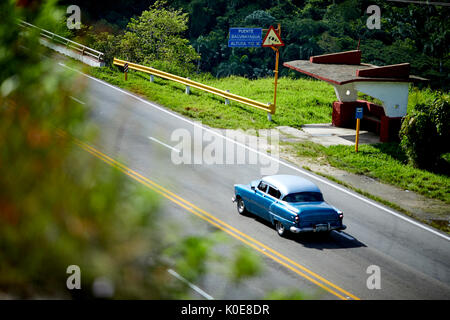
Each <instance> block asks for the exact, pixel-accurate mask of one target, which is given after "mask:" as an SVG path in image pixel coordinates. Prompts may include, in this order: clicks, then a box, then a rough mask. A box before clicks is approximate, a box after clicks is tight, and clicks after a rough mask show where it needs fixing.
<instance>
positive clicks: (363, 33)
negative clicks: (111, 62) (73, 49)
mask: <svg viewBox="0 0 450 320" xmlns="http://www.w3.org/2000/svg"><path fill="white" fill-rule="evenodd" d="M63 2H67V3H69V2H70V3H71V4H72V3H78V4H80V6H81V8H82V10H83V14H84V16H83V23H85V24H86V23H87V24H91V25H94V28H93V30H94V32H98V31H99V30H102V31H104V30H109V31H110V32H112V33H119V34H120V33H122V32H124V30H125V29H126V25H127V24H128V21H129V19H130V18H131V17H133V16H139V15H141V12H142V11H143V10H145V9H148V3H149V1H144V0H128V1H125V0H122V1H114V2H111V4H109V5H108V4H105V3H100V2H94V1H88V0H78V1H75V0H74V1H72V0H71V1H63ZM168 2H169V5H170V6H171V7H173V8H176V9H177V10H178V9H182V10H183V11H184V12H186V13H187V14H188V16H189V27H188V29H187V30H186V32H184V37H185V38H187V39H189V41H190V43H191V45H192V46H193V47H194V48H195V50H196V51H197V52H198V53H199V54H200V55H201V60H200V61H199V62H198V64H197V68H198V71H206V72H210V73H212V74H213V75H214V76H229V75H241V76H246V77H250V78H255V77H263V76H268V75H272V70H273V68H274V54H273V52H272V50H270V49H265V48H252V49H250V48H234V49H233V48H228V47H227V38H228V29H229V28H230V27H262V28H267V27H268V26H270V25H275V24H276V23H281V29H282V32H281V33H282V38H283V40H284V42H285V43H286V46H285V47H283V48H282V49H281V62H285V61H290V60H297V59H308V58H309V56H311V55H318V54H324V53H331V52H337V51H343V50H353V49H356V47H357V44H358V40H359V39H361V50H362V53H363V61H364V62H367V63H374V64H377V65H387V64H395V63H401V62H409V63H411V67H412V73H414V74H417V75H420V76H422V77H425V78H429V79H431V82H430V84H431V85H432V86H433V87H439V88H444V89H448V87H449V84H450V81H449V71H450V59H449V42H448V39H449V32H450V21H449V19H448V16H449V13H450V9H449V7H446V6H434V5H420V4H407V3H399V2H389V1H382V0H370V1H369V0H325V1H323V0H285V1H274V0H263V1H260V0H251V1H226V0H217V1H216V0H170V1H168ZM373 4H376V5H378V6H379V7H380V8H381V29H379V30H377V29H374V30H370V29H368V28H367V26H366V21H367V18H368V17H369V14H368V13H366V10H367V7H368V6H369V5H373ZM281 75H292V76H299V75H298V74H296V73H295V72H294V71H291V70H290V69H287V68H283V67H282V68H281Z"/></svg>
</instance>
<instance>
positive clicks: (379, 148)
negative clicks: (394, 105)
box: [290, 142, 450, 203]
mask: <svg viewBox="0 0 450 320" xmlns="http://www.w3.org/2000/svg"><path fill="white" fill-rule="evenodd" d="M290 145H291V146H292V147H293V148H294V150H295V152H296V154H297V156H300V157H306V158H316V159H317V158H321V159H322V161H323V162H325V163H328V164H330V165H332V166H334V167H336V168H339V169H343V170H345V171H348V172H352V173H356V174H363V175H366V176H369V177H372V178H375V179H378V180H379V181H381V182H384V183H388V184H392V185H395V186H397V187H400V188H402V189H406V190H410V191H414V192H417V193H419V194H422V195H424V196H426V197H429V198H434V199H439V200H442V201H445V202H446V203H450V177H449V176H448V175H446V174H438V173H433V172H429V171H426V170H421V169H418V168H414V167H413V166H411V165H409V164H407V163H406V156H405V154H404V153H403V152H402V150H401V149H400V147H399V144H398V143H378V144H374V145H360V147H359V152H358V153H355V150H354V146H344V145H338V146H330V147H324V146H321V145H318V144H315V143H312V142H301V143H291V144H290Z"/></svg>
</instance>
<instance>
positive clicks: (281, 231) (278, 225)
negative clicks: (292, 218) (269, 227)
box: [275, 221, 286, 237]
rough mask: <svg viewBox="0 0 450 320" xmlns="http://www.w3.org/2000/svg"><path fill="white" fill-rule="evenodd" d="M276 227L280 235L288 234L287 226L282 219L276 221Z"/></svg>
mask: <svg viewBox="0 0 450 320" xmlns="http://www.w3.org/2000/svg"><path fill="white" fill-rule="evenodd" d="M275 229H276V230H277V233H278V235H279V236H280V237H284V236H285V235H286V228H285V227H284V225H283V224H282V223H281V222H280V221H275Z"/></svg>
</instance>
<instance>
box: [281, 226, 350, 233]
mask: <svg viewBox="0 0 450 320" xmlns="http://www.w3.org/2000/svg"><path fill="white" fill-rule="evenodd" d="M345 229H347V226H346V225H342V226H340V227H332V226H328V229H327V230H324V231H316V229H315V228H310V227H308V228H297V227H294V226H292V227H290V229H289V230H290V231H291V232H292V233H303V232H326V231H333V230H336V231H342V230H345Z"/></svg>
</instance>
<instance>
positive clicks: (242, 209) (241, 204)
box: [236, 197, 247, 216]
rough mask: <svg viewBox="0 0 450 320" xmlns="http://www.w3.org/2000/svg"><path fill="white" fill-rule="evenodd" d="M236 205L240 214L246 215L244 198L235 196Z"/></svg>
mask: <svg viewBox="0 0 450 320" xmlns="http://www.w3.org/2000/svg"><path fill="white" fill-rule="evenodd" d="M236 207H237V211H238V213H239V214H240V215H243V216H244V215H246V214H247V209H246V208H245V203H244V200H242V198H240V197H239V198H237V200H236Z"/></svg>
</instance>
